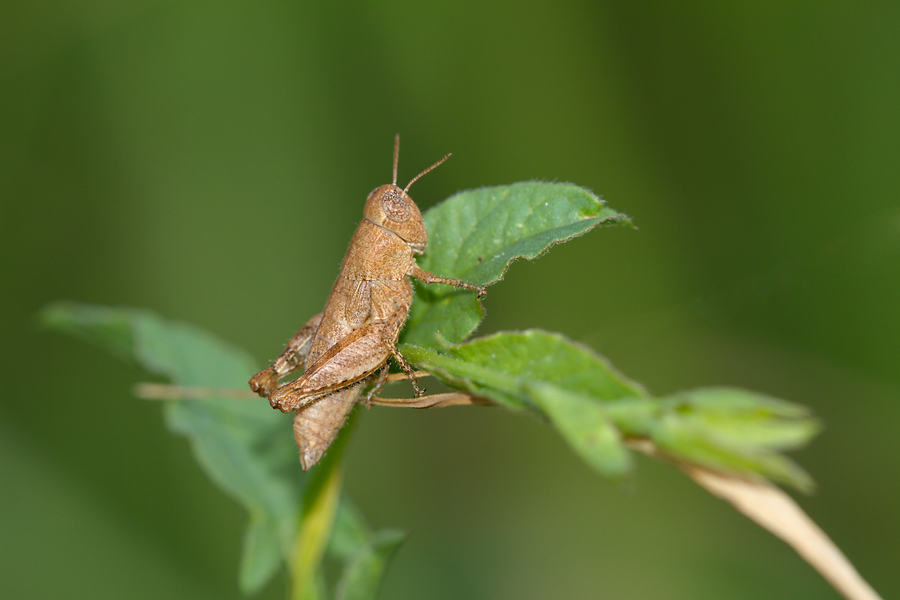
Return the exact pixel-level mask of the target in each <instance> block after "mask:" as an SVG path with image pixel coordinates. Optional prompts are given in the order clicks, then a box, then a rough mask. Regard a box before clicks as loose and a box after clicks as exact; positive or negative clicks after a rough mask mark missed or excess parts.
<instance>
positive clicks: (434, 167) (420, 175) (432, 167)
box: [394, 138, 450, 196]
mask: <svg viewBox="0 0 900 600" xmlns="http://www.w3.org/2000/svg"><path fill="white" fill-rule="evenodd" d="M398 139H399V138H398ZM448 158H450V155H449V154H448V155H447V156H445V157H444V158H442V159H441V160H439V161H437V162H436V163H434V164H433V165H431V166H430V167H428V168H427V169H425V170H424V171H422V172H421V173H419V174H418V175H416V176H415V177H413V178H412V181H410V182H409V183H407V184H406V187H405V188H403V195H404V196H405V195H406V192H408V191H409V188H410V187H412V184H414V183H415V182H416V181H418V180H419V178H420V177H422V175H424V174H425V173H428V172H429V171H433V170H434V169H436V168H437V167H439V166H440V165H441V163H442V162H444V161H445V160H447V159H448ZM394 185H396V184H394Z"/></svg>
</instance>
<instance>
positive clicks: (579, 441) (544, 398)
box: [529, 385, 631, 481]
mask: <svg viewBox="0 0 900 600" xmlns="http://www.w3.org/2000/svg"><path fill="white" fill-rule="evenodd" d="M529 391H530V393H531V397H532V398H533V399H534V401H535V402H536V404H537V406H538V408H539V409H540V410H541V412H543V413H544V415H546V416H547V418H549V419H550V422H551V423H552V424H553V426H554V427H556V430H557V431H559V433H560V435H562V436H563V438H564V439H565V440H566V441H567V442H568V443H569V445H570V446H571V447H572V449H573V450H574V451H575V452H576V453H577V454H578V455H579V456H581V458H582V459H583V460H584V461H585V462H586V463H588V464H589V465H590V466H592V467H593V468H595V469H596V470H597V471H598V472H599V473H600V474H601V475H602V476H604V477H605V478H607V479H609V480H610V481H620V480H621V479H623V478H624V477H625V475H626V474H627V473H628V472H629V471H630V470H631V456H630V455H629V453H628V451H627V450H626V449H625V446H623V445H622V437H621V435H620V434H619V430H618V429H617V428H616V426H615V424H614V423H613V422H612V419H610V416H609V413H608V412H607V410H606V408H605V407H604V406H603V404H602V403H600V402H597V401H596V400H595V399H593V398H591V397H590V396H585V395H582V394H576V393H574V392H570V391H568V390H565V389H563V388H560V387H558V386H554V385H532V386H529Z"/></svg>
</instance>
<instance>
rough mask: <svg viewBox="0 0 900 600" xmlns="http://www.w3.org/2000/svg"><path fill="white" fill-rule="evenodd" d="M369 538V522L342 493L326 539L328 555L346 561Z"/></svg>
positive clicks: (370, 535) (370, 536)
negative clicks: (329, 533)
mask: <svg viewBox="0 0 900 600" xmlns="http://www.w3.org/2000/svg"><path fill="white" fill-rule="evenodd" d="M371 539H372V530H371V528H370V527H369V524H368V523H366V520H365V519H364V518H363V516H362V515H361V514H360V512H359V509H358V508H356V506H355V505H354V504H353V503H352V502H350V499H349V498H347V496H346V494H342V495H341V500H340V502H339V503H338V508H337V514H336V515H335V516H334V524H333V525H332V528H331V537H330V538H329V540H328V548H327V549H326V551H327V552H328V555H329V556H332V557H334V558H337V559H340V560H343V561H347V560H349V559H350V558H351V557H352V556H353V555H354V554H356V552H357V551H358V550H359V549H360V548H361V547H362V546H363V545H365V544H368V543H369V541H370V540H371Z"/></svg>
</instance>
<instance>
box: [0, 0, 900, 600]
mask: <svg viewBox="0 0 900 600" xmlns="http://www.w3.org/2000/svg"><path fill="white" fill-rule="evenodd" d="M0 23H2V24H0V34H2V35H0V98H2V99H0V105H2V109H0V110H2V118H0V127H2V134H0V152H2V160H0V181H2V213H0V214H2V217H0V226H2V232H0V244H2V249H3V250H2V257H3V258H2V266H0V269H2V287H3V293H2V303H3V304H2V310H0V315H2V317H0V324H2V339H3V349H2V352H3V357H2V365H3V373H4V376H3V385H4V392H3V394H2V407H0V411H2V412H0V473H2V481H3V483H2V488H3V491H2V493H0V498H2V509H0V540H2V541H0V564H2V568H0V590H2V592H0V596H2V597H5V598H59V597H66V598H72V599H74V598H118V597H128V598H159V597H161V596H166V597H182V598H187V597H190V598H235V597H239V592H238V590H237V583H236V568H237V561H238V557H239V546H240V543H241V540H242V534H243V528H244V525H245V516H244V514H243V513H242V511H241V509H239V508H238V506H237V505H236V504H235V503H234V502H232V501H231V500H230V499H228V498H227V497H225V496H224V495H222V494H221V493H220V492H219V491H218V490H217V489H216V488H215V487H214V486H213V485H212V484H211V483H210V482H209V481H208V480H207V479H206V477H205V476H204V475H203V473H201V471H200V470H199V468H198V467H197V466H196V465H195V464H194V462H193V459H192V458H191V456H190V454H189V451H188V448H187V445H186V443H185V441H184V440H183V439H180V438H175V437H173V436H171V435H169V434H168V433H167V432H166V431H165V430H164V428H163V425H162V418H161V414H160V411H159V410H158V408H159V407H158V406H155V405H153V404H152V403H144V402H140V401H137V400H134V399H132V398H131V396H130V388H131V385H132V384H133V383H134V382H136V381H140V380H142V379H143V378H144V377H145V376H144V375H143V374H142V373H141V372H140V371H139V370H138V369H136V368H134V367H130V366H128V365H123V364H121V363H119V362H117V361H116V360H114V359H112V358H110V357H109V356H107V355H106V354H104V353H103V352H101V351H99V350H95V349H94V348H92V347H88V346H86V345H84V344H82V343H81V342H79V341H77V340H73V339H69V338H66V337H63V336H61V335H57V334H52V333H49V332H45V331H40V330H39V329H38V328H37V327H36V321H35V315H36V312H37V311H38V310H39V309H40V307H41V306H43V305H45V304H46V303H48V302H50V301H53V300H57V299H71V300H77V301H81V302H92V303H98V304H109V305H132V306H140V307H148V308H152V309H154V310H157V311H159V312H160V313H162V314H164V315H166V316H169V317H173V318H177V319H181V320H184V321H189V322H192V323H196V324H198V325H200V326H202V327H204V328H207V329H209V330H210V331H212V332H214V333H215V334H217V335H218V336H220V337H222V338H224V339H227V340H230V341H231V342H234V343H235V344H237V345H239V346H241V347H244V348H246V349H247V350H248V351H250V352H251V353H252V354H253V355H254V356H256V357H257V358H258V359H259V361H260V365H262V364H263V363H264V362H265V361H268V360H271V359H272V358H274V357H275V356H276V355H277V353H278V352H279V351H280V348H281V345H282V344H283V343H284V342H286V341H287V339H288V338H289V337H290V336H291V335H292V334H293V332H294V331H295V330H296V329H297V328H298V327H299V326H300V325H302V324H303V323H304V322H305V321H306V320H307V318H308V317H309V316H311V315H312V314H314V313H316V312H318V311H319V310H321V307H322V305H323V303H324V301H325V298H326V296H327V293H328V291H329V288H330V286H331V283H332V281H333V279H334V277H335V276H336V274H337V269H338V266H339V264H340V260H341V258H342V256H343V254H344V251H345V249H346V245H347V242H348V240H349V238H350V235H351V233H352V231H353V229H354V227H355V226H356V223H357V222H358V220H359V218H360V215H361V208H362V204H363V201H364V199H365V197H366V194H367V193H368V192H369V191H370V190H371V189H373V188H374V187H376V186H377V185H379V184H382V183H386V182H388V181H389V180H390V174H391V152H392V138H393V135H394V133H397V132H399V133H400V134H401V135H402V140H403V143H402V151H401V155H400V180H401V183H402V182H405V181H408V179H409V178H410V177H412V176H413V175H415V174H416V173H418V172H419V171H420V170H421V169H423V168H424V167H426V166H428V165H429V164H431V163H432V162H434V161H435V160H437V159H438V158H439V157H441V156H442V155H443V154H445V153H446V152H451V151H452V152H453V153H454V157H453V158H452V159H451V160H450V161H449V162H448V163H447V164H446V165H445V166H442V167H441V168H440V169H438V170H436V171H435V172H434V173H433V174H430V175H428V177H426V178H424V179H423V180H422V181H421V182H419V183H417V184H416V187H415V189H414V193H413V197H414V198H415V199H416V200H417V202H418V204H419V205H420V206H421V207H422V208H423V209H425V208H428V207H429V206H431V205H433V204H434V203H435V202H437V201H439V200H441V199H443V198H445V197H447V196H448V195H450V194H452V193H453V192H455V191H458V190H462V189H466V188H472V187H479V186H485V185H495V184H505V183H512V182H515V181H520V180H526V179H542V180H553V181H571V182H575V183H578V184H580V185H584V186H587V187H589V188H591V189H593V190H594V191H595V192H597V193H598V194H601V195H603V196H604V197H605V198H606V199H607V200H608V202H609V203H610V205H611V206H613V207H614V208H616V209H618V210H621V211H624V212H626V213H628V214H629V215H631V216H632V217H633V218H634V220H635V222H636V223H637V224H638V226H639V227H640V229H639V230H637V231H633V230H627V229H610V230H600V231H596V232H593V233H591V234H589V235H588V236H586V237H584V238H580V239H577V240H575V241H572V242H571V243H568V244H565V245H563V246H560V247H557V248H555V249H554V250H553V251H551V253H550V254H549V255H547V256H545V257H543V258H541V259H540V260H538V261H536V262H535V263H525V262H521V263H516V264H515V265H513V267H512V268H511V269H510V271H509V273H508V275H507V278H506V280H505V281H503V282H501V283H500V284H498V285H497V286H495V287H493V288H491V290H490V292H489V295H488V297H487V300H486V306H487V310H488V317H487V320H486V321H485V324H484V326H483V328H482V332H483V333H487V332H491V331H495V330H498V329H513V328H527V327H540V328H545V329H549V330H554V331H560V332H563V333H565V334H567V335H569V336H570V337H572V338H574V339H576V340H579V341H582V342H584V343H586V344H589V345H590V346H592V347H594V348H595V349H597V350H598V351H599V352H601V353H603V354H604V355H606V356H608V357H609V358H610V359H611V360H612V361H613V363H614V364H616V365H617V366H618V367H619V368H620V369H621V370H623V371H624V372H625V373H626V374H628V375H629V376H631V377H633V378H635V379H637V380H639V381H641V382H643V383H645V384H646V385H647V386H648V387H649V388H650V389H651V390H653V391H654V392H657V393H660V394H664V393H670V392H673V391H677V390H679V389H686V388H693V387H697V386H701V385H719V384H724V385H738V386H743V387H747V388H751V389H754V390H757V391H761V392H765V393H769V394H772V395H775V396H780V397H784V398H787V399H791V400H795V401H798V402H801V403H805V404H808V405H810V406H812V407H813V408H814V410H815V411H816V412H817V414H818V415H820V417H821V419H822V420H823V421H824V423H825V425H826V429H825V431H824V433H823V435H822V436H821V437H820V438H819V439H817V440H816V441H815V442H814V443H813V445H812V446H811V447H810V448H808V449H806V450H804V451H802V452H800V453H798V454H797V455H796V458H797V459H798V460H799V461H800V462H801V464H803V465H804V466H805V467H807V468H808V469H809V471H810V472H811V473H812V474H813V476H814V477H815V479H816V480H817V482H818V484H819V489H818V491H817V493H816V494H815V495H813V496H811V497H802V498H800V502H801V504H802V506H803V507H804V508H805V510H806V511H807V512H808V513H809V514H810V515H811V516H812V517H813V519H815V520H816V521H817V522H818V523H819V524H820V525H821V526H822V527H823V528H824V529H825V530H826V531H827V532H828V533H829V534H830V535H831V536H832V537H833V539H834V540H835V541H836V543H837V544H838V545H839V546H840V547H841V548H842V549H843V550H844V551H845V552H846V554H847V555H848V556H849V557H850V559H851V560H852V561H853V562H854V563H855V564H856V566H857V567H858V568H859V570H860V571H861V573H862V574H863V576H865V577H866V578H867V579H869V581H870V582H871V583H872V585H873V586H874V587H875V588H876V589H877V590H879V591H880V592H881V593H882V594H883V595H884V597H886V598H888V597H897V596H898V595H900V575H898V572H897V564H898V558H900V517H898V514H897V507H898V505H900V502H898V499H900V484H898V480H900V465H898V461H897V455H898V449H900V442H898V435H897V428H898V424H900V403H898V397H900V368H898V357H900V278H898V275H900V194H898V193H900V168H898V157H900V101H898V98H900V35H897V32H898V31H900V4H897V3H889V2H881V3H828V2H825V3H797V4H793V5H781V4H776V3H771V4H770V3H740V2H738V3H727V4H719V3H714V2H709V3H697V2H685V3H677V4H676V3H658V4H649V5H648V4H638V3H625V2H622V3H600V2H576V3H558V4H557V3H554V4H551V3H535V2H503V3H501V2H496V3H489V4H488V3H482V4H476V3H447V4H427V5H425V4H423V5H418V4H412V3H397V2H381V3H366V4H362V3H359V4H357V3H353V4H351V3H339V4H333V3H316V4H307V3H273V4H261V3H260V4H250V3H203V4H200V3H196V4H195V3H161V4H155V3H154V4H148V3H141V2H129V3H111V2H108V3H96V4H63V3H59V4H51V3H13V2H8V3H3V4H2V8H0ZM248 375H249V374H248ZM362 417H363V418H362V419H361V422H360V423H359V427H358V428H357V431H356V435H355V437H354V439H353V440H352V442H351V445H350V449H349V457H348V461H349V462H348V470H347V483H346V487H347V490H348V492H349V493H350V494H351V496H352V497H353V499H354V500H355V501H356V502H357V503H358V504H359V506H360V507H361V509H362V511H363V513H364V514H365V515H366V516H367V518H368V519H369V520H370V521H371V522H372V524H373V525H375V526H378V527H381V526H399V527H403V528H408V529H410V530H411V531H412V537H411V539H410V540H409V541H408V542H407V543H406V545H405V546H403V547H402V548H401V550H400V552H399V554H398V555H397V557H396V561H395V563H394V564H393V566H392V567H391V569H390V571H389V575H388V577H387V580H386V582H385V586H384V588H383V591H382V597H383V598H391V599H404V598H429V599H439V600H440V599H451V598H453V599H455V598H492V599H494V598H516V599H532V598H533V599H542V598H551V597H552V598H567V599H568V598H571V599H581V598H620V599H631V598H634V599H644V598H654V599H687V598H691V599H693V598H730V599H735V598H739V599H741V598H747V599H751V598H752V599H757V598H836V597H837V595H836V593H834V592H833V591H831V590H830V588H829V587H828V586H827V585H826V584H825V583H824V582H823V581H822V579H821V578H820V577H819V576H818V575H817V574H816V573H814V572H813V571H812V569H811V568H810V567H808V566H807V565H806V564H805V563H804V562H802V561H801V560H800V559H799V558H798V557H797V556H796V555H795V554H794V553H793V552H792V551H791V550H789V549H788V548H787V547H786V546H785V545H783V544H782V543H781V542H779V541H778V540H776V539H774V538H773V537H771V536H770V535H769V534H768V533H765V532H764V531H762V530H761V529H759V528H758V527H757V526H756V525H754V524H752V523H750V522H749V521H747V520H746V519H744V518H743V517H741V516H739V515H738V514H737V513H736V512H735V511H734V510H733V509H731V508H730V507H729V506H727V505H725V504H724V503H722V502H720V501H718V500H716V499H714V498H712V497H711V496H709V495H708V494H706V493H705V492H703V491H702V490H700V489H699V488H698V487H697V486H695V485H694V484H693V483H691V482H690V481H688V480H687V479H686V478H685V477H683V476H682V475H680V474H679V473H677V472H676V471H674V470H673V469H671V468H669V467H667V466H665V465H661V464H656V463H653V462H651V461H647V460H643V461H640V463H639V465H638V467H639V468H638V474H637V477H636V479H635V480H634V482H633V484H631V485H630V486H627V487H626V488H625V489H619V488H616V487H613V486H610V485H607V484H605V483H603V482H602V481H601V480H600V479H599V478H598V477H596V476H595V475H594V473H593V472H592V471H591V470H590V469H589V468H588V467H587V466H585V465H584V464H582V463H581V462H580V461H579V460H578V459H577V458H576V457H575V456H574V455H573V454H572V453H571V452H570V451H569V450H568V448H567V447H565V445H564V443H563V442H562V441H561V440H560V439H558V438H557V437H556V436H555V435H554V434H553V433H552V432H551V431H550V429H549V428H547V427H545V426H543V425H541V424H540V423H538V422H537V421H535V420H533V419H530V418H521V417H515V416H511V415H509V414H507V413H505V412H503V411H500V410H492V409H460V408H457V409H447V410H443V411H423V412H419V411H398V410H391V409H377V408H376V409H373V410H371V411H368V412H366V413H365V414H364V415H362ZM289 421H290V420H289V419H287V418H286V420H285V435H290V434H289ZM283 595H284V581H283V580H281V581H278V582H275V583H273V584H272V585H270V586H269V587H268V588H266V590H265V592H264V593H263V594H262V597H266V598H281V597H283Z"/></svg>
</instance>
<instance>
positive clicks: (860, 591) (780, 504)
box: [628, 440, 881, 600]
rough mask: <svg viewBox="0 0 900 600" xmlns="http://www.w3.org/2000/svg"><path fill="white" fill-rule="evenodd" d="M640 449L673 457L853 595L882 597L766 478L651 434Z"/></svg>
mask: <svg viewBox="0 0 900 600" xmlns="http://www.w3.org/2000/svg"><path fill="white" fill-rule="evenodd" d="M628 445H629V446H630V447H631V448H634V449H635V450H639V451H641V452H644V453H645V454H650V455H652V456H655V457H658V458H664V459H667V460H670V462H673V463H674V464H675V465H677V466H678V467H679V468H680V469H681V470H683V471H684V472H685V473H687V474H688V476H689V477H690V478H691V479H693V480H694V481H696V482H697V483H698V484H699V485H700V486H701V487H703V488H704V489H705V490H706V491H708V492H709V493H711V494H713V495H714V496H718V497H719V498H721V499H722V500H725V501H727V502H729V503H731V505H732V506H734V507H735V508H736V509H738V511H740V512H741V513H743V514H744V515H745V516H747V517H749V518H750V519H752V520H753V521H756V523H757V524H759V525H761V526H762V527H763V528H764V529H767V530H769V532H770V533H772V534H774V535H775V536H776V537H779V538H781V539H782V540H784V541H785V542H787V544H788V545H789V546H791V547H792V548H793V549H794V550H795V551H796V552H797V554H799V555H800V556H801V557H802V558H803V559H804V560H805V561H806V562H808V563H809V564H810V565H811V566H812V567H813V568H814V569H816V570H817V571H818V572H819V573H820V574H821V575H822V577H824V578H825V580H826V581H828V583H830V584H831V585H832V586H833V587H834V589H836V590H837V591H838V592H839V593H840V594H841V595H843V596H844V597H845V598H847V599H848V600H881V596H879V595H878V593H877V592H876V591H875V590H874V589H872V587H871V586H870V585H869V584H868V583H867V582H866V581H865V580H864V579H863V578H862V577H861V576H860V574H859V573H858V572H857V571H856V569H855V568H854V567H853V565H852V564H851V563H850V561H849V560H848V559H847V557H846V556H844V554H843V553H842V552H841V551H840V550H839V549H838V547H837V546H835V545H834V542H832V541H831V540H830V539H829V538H828V536H827V535H826V534H825V532H824V531H822V530H821V529H820V528H819V526H818V525H816V524H815V523H814V522H813V521H812V519H810V518H809V517H808V516H807V515H806V513H804V512H803V509H801V508H800V507H799V506H798V505H797V503H796V502H794V500H793V499H792V498H791V497H790V496H788V495H787V494H786V493H785V492H783V491H782V490H781V489H779V488H778V487H776V486H775V485H773V484H771V483H769V482H768V481H765V480H758V481H757V480H750V479H744V478H741V477H737V476H734V475H727V474H724V473H719V472H717V471H712V470H709V469H705V468H703V467H698V466H696V465H690V464H686V463H681V462H678V461H675V460H671V458H670V457H666V456H665V455H664V454H663V453H661V452H659V450H658V449H657V448H656V446H655V445H654V444H653V443H651V442H649V441H647V440H633V441H629V443H628Z"/></svg>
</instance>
